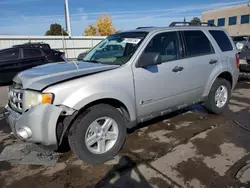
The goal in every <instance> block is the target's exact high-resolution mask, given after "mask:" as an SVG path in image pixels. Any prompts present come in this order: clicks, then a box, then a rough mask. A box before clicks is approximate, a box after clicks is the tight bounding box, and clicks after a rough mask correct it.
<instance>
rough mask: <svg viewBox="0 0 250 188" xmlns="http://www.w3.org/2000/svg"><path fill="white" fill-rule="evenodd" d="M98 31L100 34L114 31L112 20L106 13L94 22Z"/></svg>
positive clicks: (108, 33)
mask: <svg viewBox="0 0 250 188" xmlns="http://www.w3.org/2000/svg"><path fill="white" fill-rule="evenodd" d="M96 26H97V29H98V33H99V35H100V36H108V35H111V34H114V33H115V28H114V27H113V25H112V20H111V18H110V17H109V15H108V14H104V16H103V17H99V18H98V19H97V22H96Z"/></svg>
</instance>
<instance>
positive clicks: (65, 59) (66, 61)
mask: <svg viewBox="0 0 250 188" xmlns="http://www.w3.org/2000/svg"><path fill="white" fill-rule="evenodd" d="M61 32H62V44H63V51H64V54H65V45H64V42H65V40H64V37H65V36H64V34H63V29H62V30H61ZM63 59H64V61H65V63H69V61H68V60H67V58H66V57H65V56H64V58H63ZM71 63H73V64H74V65H75V67H76V69H79V67H78V65H77V63H76V62H74V61H71Z"/></svg>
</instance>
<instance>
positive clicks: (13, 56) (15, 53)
mask: <svg viewBox="0 0 250 188" xmlns="http://www.w3.org/2000/svg"><path fill="white" fill-rule="evenodd" d="M17 59H19V49H18V48H17V49H8V50H3V51H1V52H0V61H11V60H17Z"/></svg>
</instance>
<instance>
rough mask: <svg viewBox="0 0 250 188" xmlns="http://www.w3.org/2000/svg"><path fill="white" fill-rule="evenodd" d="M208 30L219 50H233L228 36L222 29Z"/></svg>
mask: <svg viewBox="0 0 250 188" xmlns="http://www.w3.org/2000/svg"><path fill="white" fill-rule="evenodd" d="M209 32H210V34H211V35H212V36H213V37H214V39H215V40H216V42H217V44H218V45H219V47H220V49H221V51H223V52H227V51H232V50H233V46H232V44H231V42H230V40H229V38H228V36H227V35H226V33H225V32H224V31H216V30H213V31H212V30H211V31H209Z"/></svg>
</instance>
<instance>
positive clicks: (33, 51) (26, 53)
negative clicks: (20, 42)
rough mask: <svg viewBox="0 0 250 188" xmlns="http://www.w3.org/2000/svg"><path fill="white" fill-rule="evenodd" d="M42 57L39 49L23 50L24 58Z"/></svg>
mask: <svg viewBox="0 0 250 188" xmlns="http://www.w3.org/2000/svg"><path fill="white" fill-rule="evenodd" d="M39 56H42V51H41V50H40V49H28V48H24V49H23V57H24V58H32V57H39Z"/></svg>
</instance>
